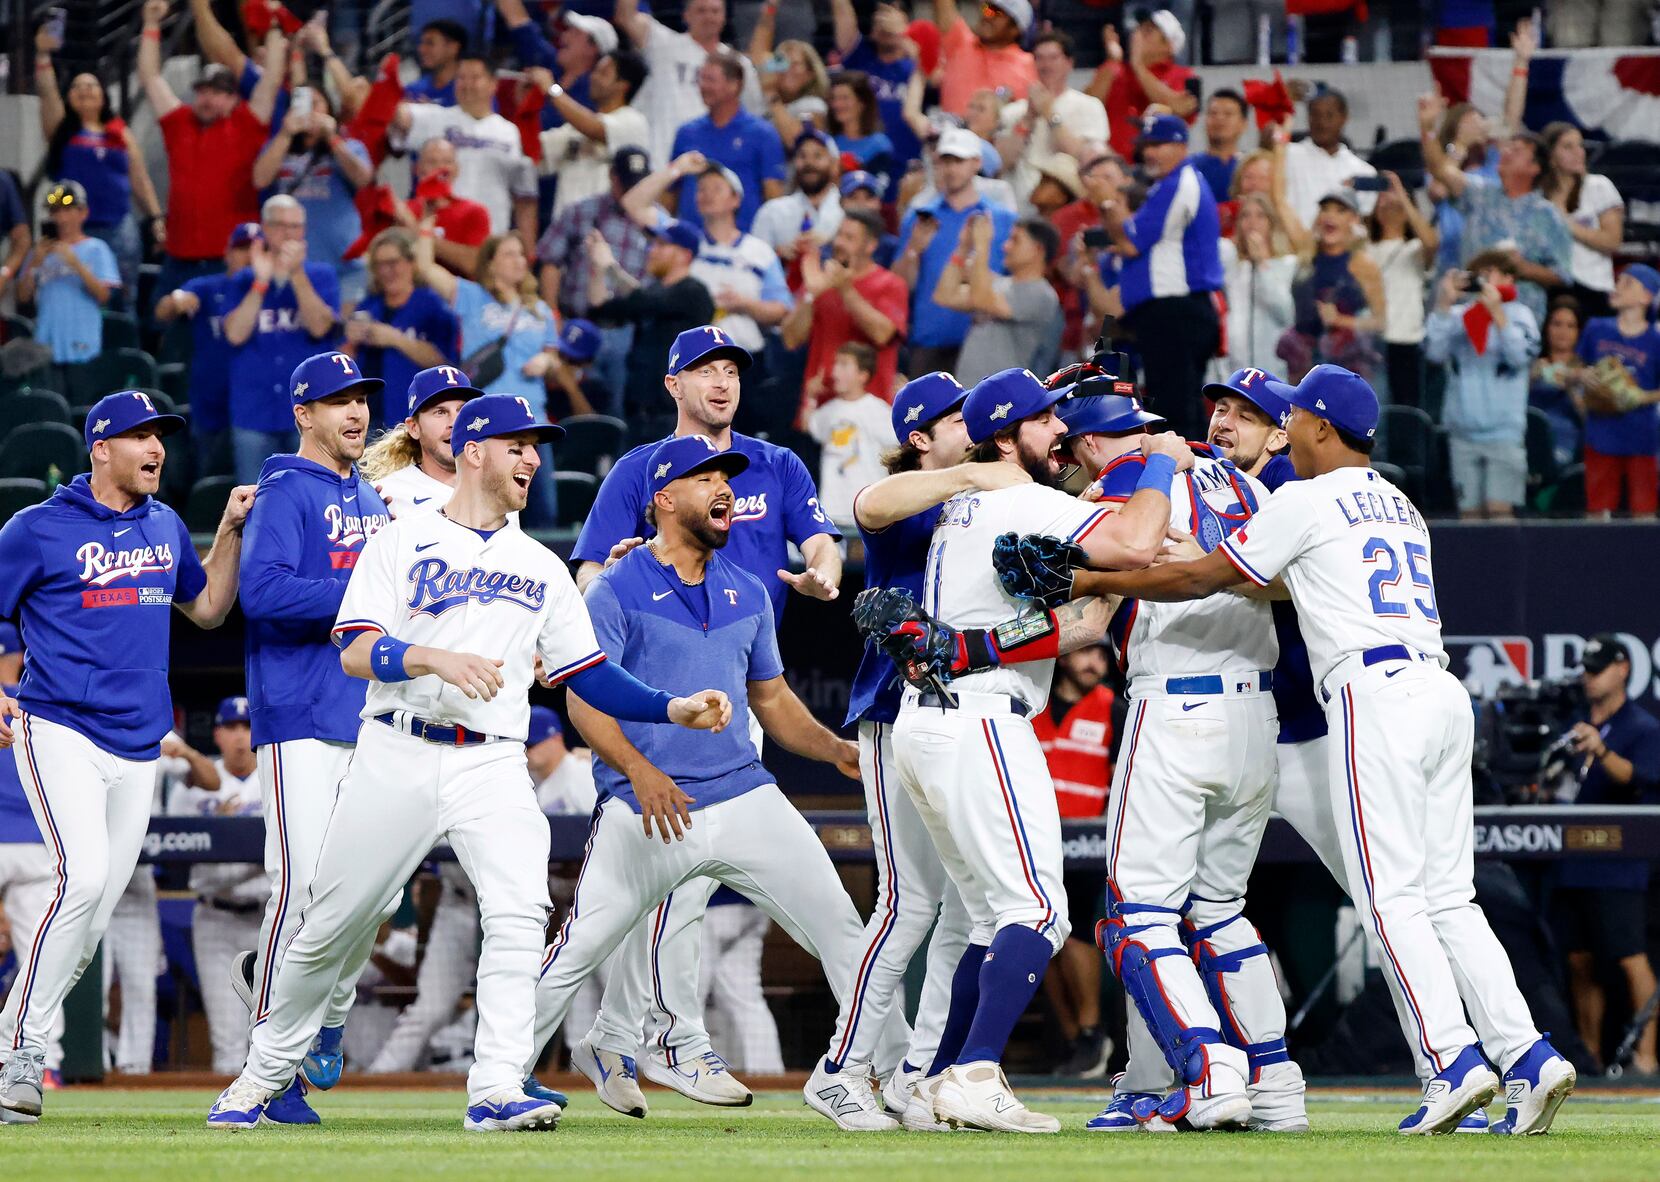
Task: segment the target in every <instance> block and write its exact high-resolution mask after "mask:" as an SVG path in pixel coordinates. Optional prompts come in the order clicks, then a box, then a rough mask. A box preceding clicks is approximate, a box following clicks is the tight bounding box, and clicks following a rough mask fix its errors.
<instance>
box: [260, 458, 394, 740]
mask: <svg viewBox="0 0 1660 1182" xmlns="http://www.w3.org/2000/svg"><path fill="white" fill-rule="evenodd" d="M390 520H391V518H390V516H389V515H388V514H387V512H386V502H385V501H383V500H381V499H380V494H379V493H377V492H376V491H375V489H374V486H373V485H371V484H370V483H369V482H368V481H367V480H364V479H363V478H362V477H361V476H359V475H358V473H357V469H356V468H353V469H352V471H351V473H350V474H349V475H347V476H344V477H342V476H337V475H336V474H335V473H334V472H332V471H330V470H329V469H327V468H325V467H323V466H322V465H321V464H318V463H314V462H313V461H311V460H306V459H301V458H300V457H299V456H287V455H284V456H272V457H271V458H270V459H268V460H266V461H265V467H264V468H262V469H261V470H260V473H259V492H258V493H257V494H256V495H255V497H254V507H253V511H252V512H251V513H249V514H248V525H247V527H246V529H245V530H244V531H243V541H242V613H243V615H245V616H246V617H247V619H248V706H249V714H250V716H251V720H252V723H253V741H254V746H256V747H263V746H265V745H266V744H268V743H281V742H285V741H287V740H289V739H328V740H331V741H333V742H337V743H353V742H356V741H357V729H358V725H359V720H358V714H359V713H360V712H361V711H362V710H363V695H364V691H365V689H366V688H367V683H366V682H363V681H360V680H359V679H357V678H355V677H347V676H346V674H345V671H344V670H342V669H341V668H340V650H339V649H337V648H335V647H334V645H333V644H332V643H331V642H330V640H329V629H330V628H332V627H333V626H334V617H335V613H336V612H338V611H339V610H340V600H341V599H342V598H343V597H344V596H345V594H346V580H347V579H349V578H351V574H352V568H353V567H354V566H356V565H357V556H358V555H359V554H360V553H362V551H363V542H364V539H366V538H367V537H368V536H369V535H371V534H373V533H374V532H375V531H376V530H379V529H381V528H382V527H384V526H385V525H386V523H387V522H388V521H390Z"/></svg>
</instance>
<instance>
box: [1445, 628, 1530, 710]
mask: <svg viewBox="0 0 1660 1182" xmlns="http://www.w3.org/2000/svg"><path fill="white" fill-rule="evenodd" d="M1442 643H1443V644H1444V645H1445V647H1446V650H1447V659H1448V661H1449V662H1450V663H1449V664H1448V666H1447V667H1448V669H1449V670H1450V671H1451V672H1452V674H1453V676H1455V677H1457V678H1458V679H1459V680H1460V681H1462V682H1463V683H1464V687H1465V688H1466V689H1468V690H1469V691H1470V693H1472V694H1474V695H1475V696H1476V697H1478V698H1489V697H1492V696H1493V694H1494V693H1495V692H1497V691H1498V690H1499V689H1502V688H1503V687H1505V686H1510V685H1526V684H1527V683H1528V682H1530V681H1532V680H1533V641H1532V640H1530V639H1529V638H1528V637H1526V636H1447V637H1444V638H1443V639H1442Z"/></svg>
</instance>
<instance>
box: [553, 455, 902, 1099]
mask: <svg viewBox="0 0 1660 1182" xmlns="http://www.w3.org/2000/svg"><path fill="white" fill-rule="evenodd" d="M749 465H750V460H749V457H748V456H746V455H744V454H743V453H742V452H739V451H737V450H736V449H725V450H722V449H721V448H719V447H718V446H717V445H716V443H715V441H714V440H712V439H710V438H708V437H707V436H700V435H692V436H681V437H678V438H674V439H670V440H668V441H667V442H665V443H663V444H661V445H660V446H659V447H658V449H657V451H656V452H655V453H654V455H653V456H652V460H651V468H650V471H651V488H652V516H653V518H654V520H655V527H656V536H655V537H654V538H653V539H652V541H651V542H650V543H648V544H647V545H646V546H641V547H638V548H636V549H634V550H633V551H631V552H630V553H628V554H627V555H626V556H624V557H623V558H622V559H621V560H619V561H618V562H617V563H616V564H615V565H613V566H612V567H611V568H610V569H609V570H607V571H606V572H605V573H604V574H602V575H600V576H599V578H597V579H596V580H594V581H593V582H592V583H590V584H589V588H588V592H587V601H588V605H589V610H590V612H591V613H592V615H593V618H594V625H595V629H596V631H597V632H598V633H599V635H600V638H601V642H602V643H603V644H604V645H605V646H606V647H607V648H608V649H609V651H612V652H618V653H620V654H621V660H622V662H623V664H624V665H625V666H626V667H628V668H630V669H632V670H635V671H637V672H638V673H639V674H640V675H641V676H649V677H651V678H652V679H653V680H654V681H664V682H668V683H670V684H671V685H673V684H684V683H685V682H687V681H689V680H690V679H691V678H694V677H699V676H702V674H703V672H704V671H709V672H710V674H711V679H712V680H714V681H715V682H716V683H717V684H718V685H719V686H720V688H722V689H723V690H725V692H726V693H727V694H728V695H729V696H730V697H731V699H732V702H733V710H734V714H735V716H736V720H737V722H738V723H740V724H742V725H740V726H734V728H733V731H732V733H730V734H729V735H727V736H726V737H724V738H723V739H721V740H720V742H719V743H718V745H717V744H710V743H688V742H684V741H682V740H681V739H680V737H679V736H674V735H669V734H667V733H664V732H659V731H656V730H654V729H652V728H649V727H640V726H624V727H619V726H617V724H615V723H613V722H611V721H610V720H609V719H607V718H605V717H604V716H603V715H601V714H599V713H598V712H597V711H596V710H595V709H593V706H594V705H595V704H594V703H593V702H592V700H591V699H589V698H587V697H586V695H584V694H583V692H582V690H581V689H580V688H579V687H575V686H573V687H572V688H573V690H575V692H574V693H573V694H572V696H571V700H570V706H571V711H572V716H571V720H572V722H573V724H574V725H575V726H576V727H577V728H578V729H579V730H581V731H582V734H583V737H584V738H585V739H587V740H588V741H589V745H590V746H591V747H592V748H593V751H594V755H595V757H596V758H595V762H594V776H595V782H596V783H597V784H598V785H599V788H600V805H599V807H598V808H597V809H596V810H595V812H594V819H593V826H592V828H591V829H590V831H589V838H588V847H587V852H586V856H585V858H584V861H583V866H582V873H581V877H580V878H579V880H578V882H577V888H576V895H575V898H574V900H573V901H572V904H571V909H570V913H569V915H568V916H567V917H566V919H565V922H564V924H563V925H561V927H560V929H559V933H558V935H557V936H556V937H555V938H554V941H553V943H552V944H551V945H550V946H549V948H548V950H547V954H546V956H545V957H544V959H543V972H542V980H541V984H540V986H539V987H538V991H537V1007H536V1043H537V1046H538V1047H540V1046H542V1045H543V1044H545V1043H546V1042H547V1040H548V1038H549V1037H550V1036H551V1035H552V1033H553V1031H554V1029H555V1028H556V1027H557V1026H558V1025H559V1023H560V1022H561V1021H562V1020H563V1019H564V1017H565V1014H566V1011H567V1009H568V1008H569V1005H570V999H571V997H572V995H573V994H574V992H575V991H576V989H577V988H578V987H579V986H580V985H581V983H582V981H583V980H584V979H586V978H587V977H588V976H589V974H591V973H592V972H594V971H595V969H596V968H597V967H598V966H599V965H600V964H601V962H602V961H603V960H604V959H605V957H606V956H608V955H609V954H610V953H611V950H612V949H613V948H615V947H616V946H617V945H618V944H619V943H620V942H621V941H622V939H623V938H624V936H625V935H627V934H628V932H629V931H630V930H632V929H634V928H635V927H636V926H637V925H638V924H639V923H640V921H641V920H642V919H644V918H645V917H646V915H647V914H649V913H650V912H651V911H652V909H653V908H654V907H655V905H656V904H657V902H658V901H659V900H660V899H663V898H664V897H666V896H672V894H673V893H674V892H676V891H677V890H679V889H680V887H681V885H682V884H683V883H686V882H689V881H693V880H698V879H704V878H713V879H716V880H718V881H720V882H723V883H725V884H726V885H728V886H731V887H733V888H734V889H735V890H737V891H738V892H739V893H740V894H743V895H744V896H746V897H748V898H750V899H752V900H754V902H755V903H756V904H757V905H758V906H760V908H761V909H762V910H763V911H765V912H766V913H767V914H768V915H769V916H771V917H772V919H774V920H775V921H777V922H778V923H779V924H780V925H781V926H782V927H783V928H784V930H785V931H787V932H788V933H789V934H790V936H791V937H792V938H793V939H794V940H795V941H796V942H797V943H799V944H800V945H801V946H802V947H804V948H806V949H807V950H808V951H809V952H811V953H813V954H814V955H815V956H817V957H818V959H819V961H820V963H821V964H822V965H823V966H824V969H825V975H826V977H827V978H828V979H829V982H830V986H831V989H832V990H833V991H834V992H835V994H836V996H837V997H838V998H840V997H842V996H843V995H845V993H846V992H847V985H848V982H849V980H850V979H851V977H852V973H853V961H852V957H853V955H854V948H855V945H856V943H857V941H858V939H859V936H860V933H861V930H862V929H863V927H864V925H863V923H862V922H861V920H860V919H859V915H858V912H857V911H856V910H855V909H854V907H853V903H852V900H850V899H849V898H848V897H847V892H846V890H845V889H843V887H842V885H841V880H840V878H839V877H838V876H837V873H836V870H835V867H834V865H833V864H832V863H831V861H830V857H829V855H828V854H827V853H826V852H825V850H824V846H823V845H822V844H821V843H820V842H819V839H818V837H817V835H816V834H815V833H814V832H813V829H812V827H811V826H810V825H808V824H807V822H806V820H805V819H803V818H802V816H801V814H800V813H798V812H797V811H796V810H795V808H794V807H793V806H792V805H791V804H790V803H789V801H788V800H787V799H786V798H785V797H784V794H783V793H782V792H780V791H779V789H778V787H777V785H776V783H774V781H773V779H772V776H771V775H770V773H768V771H767V769H766V768H765V767H763V766H762V764H761V762H760V760H759V759H757V758H756V751H755V746H754V743H753V740H751V739H750V738H749V736H748V733H747V730H748V718H747V715H748V714H749V713H750V711H751V710H753V712H754V713H755V714H756V715H757V716H758V717H759V719H760V721H761V724H762V725H763V726H764V727H765V728H766V733H767V734H769V735H771V736H772V737H773V739H774V740H775V741H777V742H779V743H781V744H783V745H784V746H785V747H787V748H788V749H790V750H792V751H795V752H796V753H797V754H800V755H804V756H806V757H808V758H811V759H818V760H822V761H824V762H827V763H834V764H835V765H836V766H837V768H838V769H839V770H840V771H842V772H843V774H845V775H847V776H849V777H856V776H857V774H858V748H857V747H856V746H855V745H854V744H852V743H850V742H847V741H846V740H843V739H838V738H837V737H836V736H835V734H834V733H832V732H831V731H829V730H828V729H826V728H825V727H824V726H823V725H822V724H820V723H819V722H818V721H817V720H815V719H814V718H813V717H812V715H811V714H809V713H808V711H807V708H806V707H805V706H803V705H802V704H801V700H800V699H799V698H797V697H796V696H795V694H794V692H793V691H791V690H790V688H789V685H788V683H787V682H786V681H785V679H784V676H783V665H782V663H781V661H780V659H779V656H778V643H777V638H776V635H775V632H774V624H773V618H772V603H771V598H770V596H769V595H768V594H767V588H766V586H765V584H763V583H762V582H761V581H760V580H759V579H757V578H756V577H755V576H753V575H751V574H749V573H748V572H747V571H744V570H743V569H741V568H740V567H739V566H738V564H737V563H735V562H729V561H727V560H726V558H725V556H724V555H722V554H720V553H718V551H719V550H720V549H721V548H722V547H724V546H725V544H726V541H727V539H728V537H730V536H732V534H733V532H734V531H735V530H736V529H738V528H739V527H738V526H737V524H736V522H735V521H734V514H735V513H736V511H737V507H738V504H739V499H740V498H739V496H738V494H737V493H736V492H735V490H734V489H733V488H732V487H731V485H730V484H729V483H728V481H729V479H730V477H731V476H734V475H738V474H740V473H742V472H743V471H744V469H746V468H747V467H748V466H749ZM654 825H655V827H656V830H657V833H658V834H660V835H661V837H662V839H663V842H664V844H663V846H661V847H659V846H657V845H656V844H655V843H654V841H653V837H652V829H653V826H654ZM642 829H643V832H642ZM676 839H678V840H676ZM693 989H694V993H693V996H694V997H695V996H696V994H695V983H694V986H693ZM901 1029H902V1030H903V1026H901ZM906 1033H908V1031H907V1032H906ZM579 1053H581V1048H579ZM895 1053H896V1054H897V1052H895ZM619 1066H620V1065H619ZM609 1102H610V1101H607V1103H609ZM631 1115H636V1116H643V1115H644V1109H643V1107H642V1108H641V1110H640V1111H638V1112H635V1113H632V1114H631Z"/></svg>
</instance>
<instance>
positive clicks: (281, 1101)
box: [265, 1076, 323, 1125]
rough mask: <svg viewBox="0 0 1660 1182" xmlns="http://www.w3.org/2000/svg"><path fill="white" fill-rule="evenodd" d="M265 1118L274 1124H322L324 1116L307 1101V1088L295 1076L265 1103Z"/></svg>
mask: <svg viewBox="0 0 1660 1182" xmlns="http://www.w3.org/2000/svg"><path fill="white" fill-rule="evenodd" d="M265 1119H266V1121H267V1122H268V1123H270V1124H274V1125H320V1124H322V1123H323V1118H322V1117H320V1116H318V1115H317V1113H316V1112H315V1111H313V1110H312V1107H311V1105H309V1104H307V1103H306V1102H305V1088H304V1086H303V1085H302V1084H301V1083H300V1079H299V1076H295V1077H294V1080H293V1082H291V1083H290V1084H289V1085H288V1086H287V1087H286V1088H284V1089H283V1090H282V1091H280V1092H278V1093H277V1094H276V1095H275V1096H272V1097H271V1099H270V1100H269V1101H268V1102H267V1103H266V1105H265Z"/></svg>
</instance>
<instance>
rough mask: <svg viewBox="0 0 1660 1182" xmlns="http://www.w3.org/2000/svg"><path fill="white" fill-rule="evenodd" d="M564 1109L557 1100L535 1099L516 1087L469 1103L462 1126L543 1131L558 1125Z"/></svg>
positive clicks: (476, 1130)
mask: <svg viewBox="0 0 1660 1182" xmlns="http://www.w3.org/2000/svg"><path fill="white" fill-rule="evenodd" d="M562 1111H563V1110H562V1109H561V1108H560V1107H559V1105H557V1104H554V1103H551V1102H550V1101H547V1100H533V1099H531V1098H530V1097H529V1096H527V1095H525V1094H524V1092H523V1091H521V1090H518V1089H514V1090H513V1091H510V1092H497V1093H496V1094H495V1095H493V1096H490V1097H488V1098H487V1099H485V1100H482V1101H480V1102H479V1103H477V1104H470V1105H468V1106H467V1116H466V1118H465V1119H464V1120H463V1121H462V1122H461V1127H462V1128H464V1129H466V1130H467V1131H468V1132H469V1133H542V1132H548V1131H550V1130H552V1129H554V1128H556V1127H557V1126H558V1124H559V1116H560V1113H561V1112H562Z"/></svg>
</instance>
